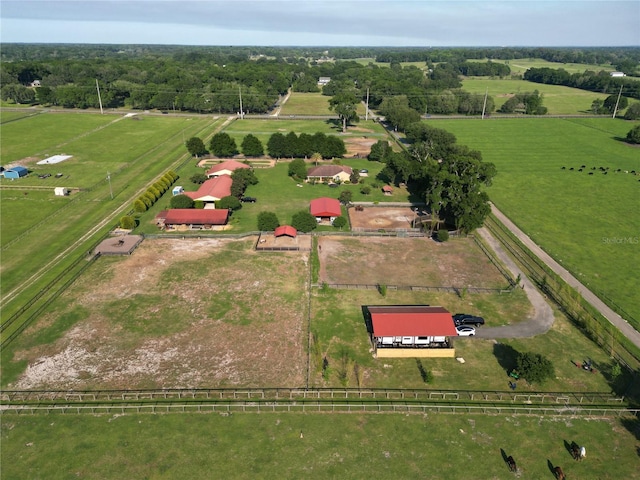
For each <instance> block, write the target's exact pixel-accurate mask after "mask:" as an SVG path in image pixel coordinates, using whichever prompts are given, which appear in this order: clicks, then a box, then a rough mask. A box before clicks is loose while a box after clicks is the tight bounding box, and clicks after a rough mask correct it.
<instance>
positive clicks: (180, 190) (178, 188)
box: [171, 185, 184, 197]
mask: <svg viewBox="0 0 640 480" xmlns="http://www.w3.org/2000/svg"><path fill="white" fill-rule="evenodd" d="M183 193H184V188H182V187H181V186H180V185H176V186H175V187H173V190H171V195H173V196H174V197H175V196H176V195H182V194H183Z"/></svg>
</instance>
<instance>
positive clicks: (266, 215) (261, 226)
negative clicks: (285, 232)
mask: <svg viewBox="0 0 640 480" xmlns="http://www.w3.org/2000/svg"><path fill="white" fill-rule="evenodd" d="M279 226H280V221H279V220H278V216H277V215H276V214H275V213H273V212H260V213H259V214H258V230H260V231H261V232H273V231H274V230H275V229H276V228H278V227H279Z"/></svg>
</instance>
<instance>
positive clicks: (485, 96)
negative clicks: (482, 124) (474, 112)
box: [482, 87, 489, 120]
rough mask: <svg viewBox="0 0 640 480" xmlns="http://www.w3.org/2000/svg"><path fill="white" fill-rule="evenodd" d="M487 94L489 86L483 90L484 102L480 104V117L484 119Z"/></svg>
mask: <svg viewBox="0 0 640 480" xmlns="http://www.w3.org/2000/svg"><path fill="white" fill-rule="evenodd" d="M487 95H489V87H487V90H486V91H485V92H484V103H483V104H482V119H483V120H484V112H485V110H486V109H487Z"/></svg>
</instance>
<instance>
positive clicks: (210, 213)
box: [156, 208, 229, 230]
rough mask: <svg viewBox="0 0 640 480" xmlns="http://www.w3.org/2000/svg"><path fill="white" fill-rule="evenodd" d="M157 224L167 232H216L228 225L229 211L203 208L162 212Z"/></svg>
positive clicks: (158, 216) (174, 209) (175, 209)
mask: <svg viewBox="0 0 640 480" xmlns="http://www.w3.org/2000/svg"><path fill="white" fill-rule="evenodd" d="M156 219H157V224H158V226H159V227H161V228H166V229H167V230H173V229H176V230H215V229H217V228H219V227H221V226H223V225H226V224H227V221H228V220H229V210H228V209H226V208H219V209H206V210H205V209H201V208H173V209H171V210H166V211H162V212H160V213H159V214H158V215H157V217H156Z"/></svg>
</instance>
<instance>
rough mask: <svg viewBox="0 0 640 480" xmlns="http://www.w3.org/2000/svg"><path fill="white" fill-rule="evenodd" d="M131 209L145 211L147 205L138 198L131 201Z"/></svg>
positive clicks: (139, 211) (138, 211)
mask: <svg viewBox="0 0 640 480" xmlns="http://www.w3.org/2000/svg"><path fill="white" fill-rule="evenodd" d="M133 211H134V212H137V213H144V212H146V211H147V205H146V204H145V203H144V202H143V201H142V200H141V199H139V198H138V199H136V201H135V202H133Z"/></svg>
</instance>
